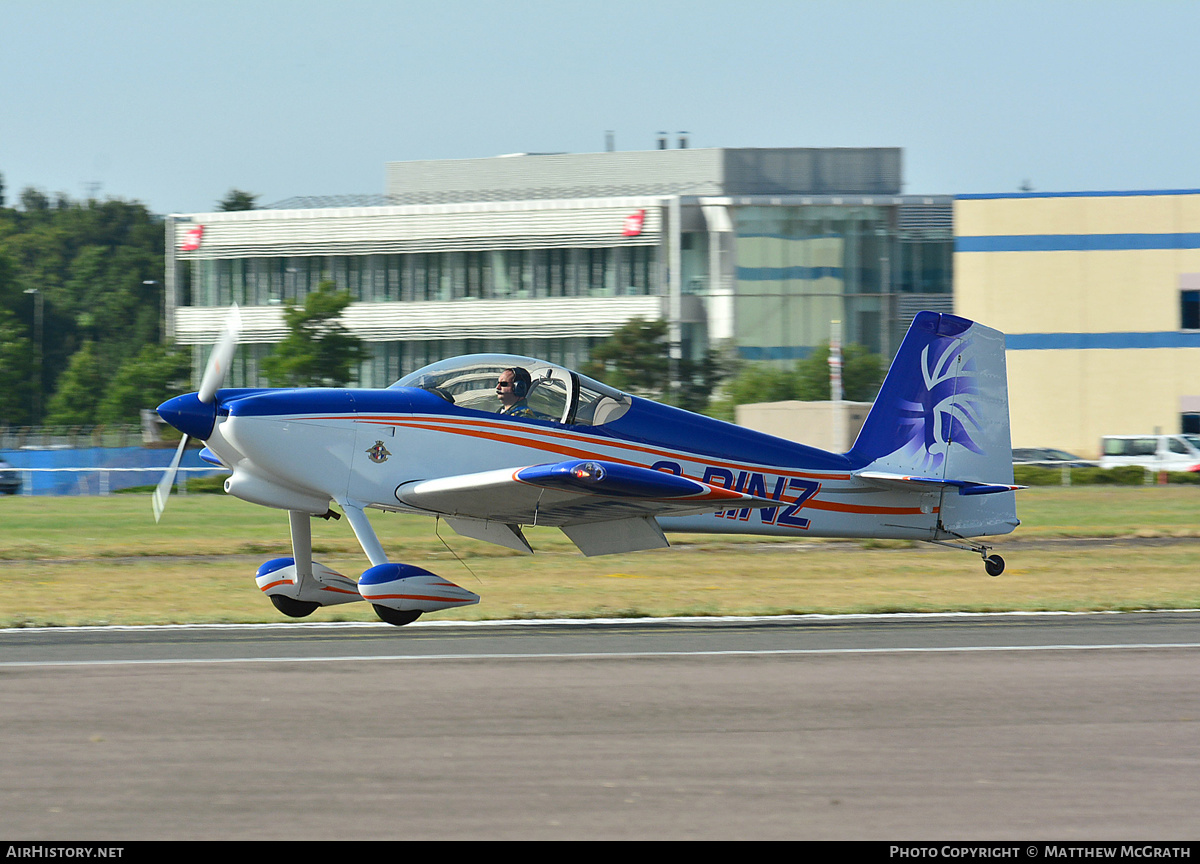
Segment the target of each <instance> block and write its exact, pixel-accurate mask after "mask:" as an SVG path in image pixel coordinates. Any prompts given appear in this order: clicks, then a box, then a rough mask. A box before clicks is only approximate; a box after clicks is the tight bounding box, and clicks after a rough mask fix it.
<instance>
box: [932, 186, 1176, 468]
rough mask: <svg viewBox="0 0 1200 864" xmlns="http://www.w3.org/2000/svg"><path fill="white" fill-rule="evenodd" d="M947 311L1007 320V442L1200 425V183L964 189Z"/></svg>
mask: <svg viewBox="0 0 1200 864" xmlns="http://www.w3.org/2000/svg"><path fill="white" fill-rule="evenodd" d="M954 226H955V254H954V294H955V311H956V312H957V313H958V314H960V315H964V316H966V317H968V318H974V319H976V320H979V321H982V322H985V323H987V324H988V325H990V326H993V327H996V328H998V329H1000V330H1002V331H1004V332H1005V333H1006V334H1007V347H1008V352H1007V355H1008V377H1009V392H1010V408H1011V414H1012V439H1013V446H1014V447H1039V446H1052V447H1060V448H1063V449H1066V450H1071V451H1073V452H1075V453H1078V454H1080V455H1082V456H1086V457H1092V458H1095V457H1098V456H1099V451H1100V438H1101V436H1103V435H1117V434H1143V433H1151V432H1154V431H1155V430H1156V429H1157V430H1159V431H1161V432H1163V433H1176V432H1181V431H1183V432H1200V190H1188V191H1167V192H1157V191H1151V192H1095V193H1090V192H1089V193H1062V194H1044V193H1029V194H1014V195H963V196H959V197H958V198H956V200H955V204H954Z"/></svg>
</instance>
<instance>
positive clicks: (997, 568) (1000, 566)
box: [983, 555, 1004, 576]
mask: <svg viewBox="0 0 1200 864" xmlns="http://www.w3.org/2000/svg"><path fill="white" fill-rule="evenodd" d="M983 569H984V570H986V571H987V574H988V575H989V576H999V575H1000V574H1001V573H1003V572H1004V559H1003V558H1001V557H1000V556H999V555H989V556H988V557H986V558H984V559H983Z"/></svg>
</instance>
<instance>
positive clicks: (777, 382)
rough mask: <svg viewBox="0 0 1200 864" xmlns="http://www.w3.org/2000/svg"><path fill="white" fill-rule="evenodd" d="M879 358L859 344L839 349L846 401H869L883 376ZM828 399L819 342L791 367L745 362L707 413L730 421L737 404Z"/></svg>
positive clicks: (825, 358) (825, 354) (824, 352)
mask: <svg viewBox="0 0 1200 864" xmlns="http://www.w3.org/2000/svg"><path fill="white" fill-rule="evenodd" d="M884 372H885V369H884V364H883V358H882V357H880V356H879V355H878V354H872V353H870V352H869V351H868V350H867V349H866V348H864V347H863V346H862V345H846V346H844V347H843V348H842V394H843V397H844V398H845V399H846V400H847V401H850V402H870V401H872V400H873V399H874V398H875V395H876V393H878V392H879V385H880V384H881V383H882V381H883V376H884ZM829 398H830V386H829V345H828V344H825V345H821V346H819V347H818V348H816V349H815V350H814V351H813V352H812V354H810V355H809V356H808V357H806V358H805V359H803V360H800V361H798V362H797V363H796V365H795V366H794V367H792V368H791V369H781V368H778V367H775V366H771V365H768V364H766V363H747V364H746V365H745V366H743V367H742V369H741V371H739V372H738V374H737V375H736V376H735V377H734V378H733V379H732V380H731V381H729V383H727V384H726V385H725V388H724V394H723V396H722V398H721V399H719V400H715V401H714V402H713V403H712V405H711V407H710V410H709V412H708V413H709V414H710V415H711V416H713V417H716V418H718V419H720V420H728V421H729V422H731V423H732V422H733V421H734V419H735V416H736V413H737V412H736V408H737V406H738V405H752V404H754V403H756V402H787V401H789V400H793V399H795V400H797V401H800V402H824V401H828V400H829Z"/></svg>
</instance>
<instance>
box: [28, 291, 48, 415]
mask: <svg viewBox="0 0 1200 864" xmlns="http://www.w3.org/2000/svg"><path fill="white" fill-rule="evenodd" d="M25 293H26V294H32V295H33V341H34V342H36V343H37V353H36V354H35V355H34V357H33V368H34V377H33V416H32V417H30V418H29V425H30V426H36V425H38V424H39V423H41V420H42V319H43V316H44V315H45V311H46V296H45V295H44V294H43V293H42V292H41V291H40V290H39V289H37V288H26V289H25Z"/></svg>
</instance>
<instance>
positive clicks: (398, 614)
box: [371, 603, 421, 627]
mask: <svg viewBox="0 0 1200 864" xmlns="http://www.w3.org/2000/svg"><path fill="white" fill-rule="evenodd" d="M371 608H372V609H374V610H375V614H376V615H378V616H379V619H380V620H381V621H383V622H384V623H386V624H394V625H395V626H397V627H403V626H404V625H405V624H411V623H412V622H414V621H416V620H417V619H418V618H420V617H421V613H420V612H403V611H401V610H399V609H390V608H388V607H387V606H379V605H377V604H375V603H372V604H371Z"/></svg>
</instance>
